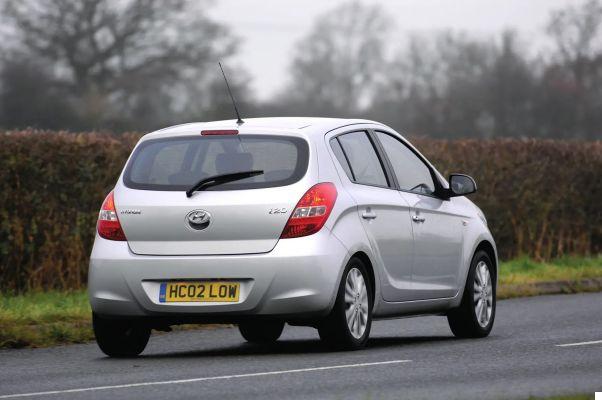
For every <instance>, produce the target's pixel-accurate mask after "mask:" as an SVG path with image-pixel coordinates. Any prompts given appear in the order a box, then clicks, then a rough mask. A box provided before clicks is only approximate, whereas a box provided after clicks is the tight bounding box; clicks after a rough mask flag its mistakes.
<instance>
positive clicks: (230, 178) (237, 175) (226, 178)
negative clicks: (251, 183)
mask: <svg viewBox="0 0 602 400" xmlns="http://www.w3.org/2000/svg"><path fill="white" fill-rule="evenodd" d="M257 175H263V171H262V170H254V171H242V172H233V173H231V174H223V175H215V176H210V177H209V178H203V179H201V180H200V181H198V182H197V183H195V184H194V186H192V187H191V188H190V189H188V190H187V191H186V197H192V194H193V193H194V192H197V191H199V190H205V189H207V188H209V187H211V186H217V185H221V184H223V183H228V182H234V181H239V180H241V179H245V178H250V177H252V176H257Z"/></svg>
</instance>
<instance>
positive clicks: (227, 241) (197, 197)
mask: <svg viewBox="0 0 602 400" xmlns="http://www.w3.org/2000/svg"><path fill="white" fill-rule="evenodd" d="M309 153H310V152H309V145H308V143H307V141H306V140H305V139H303V138H301V137H297V136H290V135H266V134H252V135H228V136H218V135H215V136H200V135H195V136H177V137H170V138H162V139H149V140H146V141H143V142H141V143H140V144H139V145H138V146H137V147H136V149H135V150H134V153H133V154H132V157H130V160H129V161H128V164H127V166H126V168H125V170H124V173H123V176H122V180H121V182H120V184H119V185H118V186H117V187H116V189H115V205H116V208H117V213H118V216H119V220H120V222H121V225H122V228H123V230H124V232H125V235H126V238H127V240H128V243H129V246H130V249H131V250H132V252H134V253H136V254H144V255H216V254H248V253H264V252H269V251H270V250H272V249H273V248H274V246H275V245H276V243H277V242H278V239H279V238H280V234H281V233H282V230H283V229H284V226H285V225H286V222H287V220H288V217H289V215H290V213H291V212H292V209H293V208H294V206H295V204H296V203H297V201H298V200H299V199H300V198H301V196H302V195H303V193H304V192H305V191H306V190H307V189H308V188H309V186H310V183H309V177H308V175H310V174H311V173H310V172H308V168H309V167H308V166H309V164H310V163H309V158H310V154H309ZM249 170H262V171H264V173H263V174H262V175H258V176H255V177H251V178H246V179H243V180H240V181H236V182H231V183H226V184H221V185H218V186H214V187H211V188H208V189H206V190H204V191H199V192H196V193H195V194H194V195H193V196H192V197H191V198H188V197H187V196H186V194H185V191H186V190H187V189H188V188H190V187H191V186H193V185H194V184H195V183H196V182H197V181H198V180H200V179H203V178H207V177H211V176H215V175H220V174H226V173H233V172H242V171H249Z"/></svg>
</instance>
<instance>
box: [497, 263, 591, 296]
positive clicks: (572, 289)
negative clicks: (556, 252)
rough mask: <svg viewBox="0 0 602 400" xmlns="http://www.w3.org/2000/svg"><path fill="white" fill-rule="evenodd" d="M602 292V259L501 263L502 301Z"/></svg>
mask: <svg viewBox="0 0 602 400" xmlns="http://www.w3.org/2000/svg"><path fill="white" fill-rule="evenodd" d="M598 291H602V255H597V256H593V257H563V258H558V259H555V260H553V261H549V262H536V261H534V260H532V259H530V258H526V257H523V258H518V259H515V260H511V261H506V262H502V263H500V270H499V282H498V298H500V299H507V298H512V297H525V296H537V295H541V294H558V293H581V292H598Z"/></svg>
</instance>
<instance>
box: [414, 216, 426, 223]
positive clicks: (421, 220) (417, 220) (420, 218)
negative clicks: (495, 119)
mask: <svg viewBox="0 0 602 400" xmlns="http://www.w3.org/2000/svg"><path fill="white" fill-rule="evenodd" d="M412 221H414V222H424V221H425V218H424V217H421V216H420V215H412Z"/></svg>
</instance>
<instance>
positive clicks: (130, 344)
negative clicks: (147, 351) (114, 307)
mask: <svg viewBox="0 0 602 400" xmlns="http://www.w3.org/2000/svg"><path fill="white" fill-rule="evenodd" d="M92 327H93V329H94V336H95V337H96V343H97V344H98V347H100V350H102V352H103V353H105V354H106V355H107V356H109V357H135V356H137V355H139V354H140V353H142V351H144V348H145V347H146V344H147V343H148V339H149V338H150V334H151V330H150V328H149V327H146V326H144V325H142V324H136V323H133V322H132V321H128V320H120V319H105V318H102V317H100V316H98V315H96V314H92Z"/></svg>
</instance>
